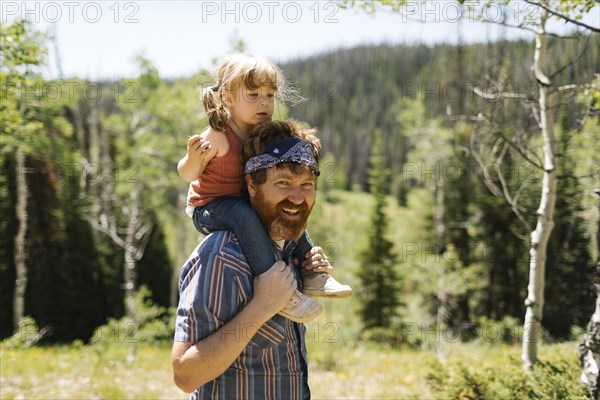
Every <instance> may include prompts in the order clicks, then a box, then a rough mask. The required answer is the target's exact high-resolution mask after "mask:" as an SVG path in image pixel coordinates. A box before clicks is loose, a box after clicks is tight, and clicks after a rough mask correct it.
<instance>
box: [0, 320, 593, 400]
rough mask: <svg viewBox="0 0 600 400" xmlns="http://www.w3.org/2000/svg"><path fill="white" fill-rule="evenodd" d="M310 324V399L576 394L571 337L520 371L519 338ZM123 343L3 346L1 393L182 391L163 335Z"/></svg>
mask: <svg viewBox="0 0 600 400" xmlns="http://www.w3.org/2000/svg"><path fill="white" fill-rule="evenodd" d="M313 324H314V325H312V326H311V325H310V324H309V325H307V328H308V334H307V346H308V352H309V365H310V367H309V371H310V386H311V390H312V394H313V398H314V399H433V398H455V399H494V400H496V399H500V400H501V399H513V398H523V399H526V398H544V397H536V395H535V393H536V387H537V386H540V385H546V386H552V387H546V388H544V390H545V391H543V393H546V394H547V393H555V395H553V396H552V397H550V398H556V399H583V398H585V397H584V396H583V394H584V393H583V391H581V390H577V378H578V376H579V371H580V370H579V365H578V361H577V358H576V345H575V344H574V343H562V344H552V345H543V346H542V347H541V349H540V360H541V361H542V362H541V365H540V367H539V368H537V369H536V371H535V372H534V374H533V375H532V376H527V375H526V374H525V373H524V372H523V371H522V369H521V363H520V359H519V356H520V348H519V346H508V345H499V344H490V343H477V342H473V343H463V344H460V343H452V344H447V345H446V346H445V349H444V350H445V355H446V362H445V364H443V365H442V364H441V363H440V361H439V359H438V356H437V355H436V354H435V353H434V352H432V351H426V350H419V349H409V348H403V349H398V348H391V347H389V346H384V345H379V344H375V343H365V342H348V341H346V339H345V338H344V333H343V332H341V331H340V330H337V331H336V330H335V329H333V328H332V327H331V325H326V324H321V323H319V324H318V325H317V324H316V323H313ZM128 352H129V348H128V347H127V346H125V345H122V344H115V345H112V346H99V345H87V346H82V345H77V344H76V345H71V346H39V347H30V348H25V349H2V350H1V352H0V362H1V367H2V369H1V375H0V377H1V382H2V390H1V392H0V398H2V399H186V398H187V395H186V394H185V393H183V392H181V391H179V390H178V389H177V388H176V387H175V386H174V385H173V383H172V381H171V369H170V362H169V357H170V345H169V344H165V345H160V346H149V345H139V346H138V350H137V359H136V361H135V362H134V363H128V362H127V355H128ZM536 385H537V386H536ZM511 386H512V387H511ZM523 387H524V388H525V389H527V388H530V389H527V390H525V389H523ZM574 388H575V389H574ZM511 390H513V392H511ZM514 390H519V391H518V392H514ZM561 390H562V391H561ZM538 392H540V391H539V390H538ZM519 393H521V394H522V393H531V397H522V396H521V395H519ZM540 393H542V392H540Z"/></svg>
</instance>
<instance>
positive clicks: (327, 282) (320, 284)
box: [302, 273, 352, 298]
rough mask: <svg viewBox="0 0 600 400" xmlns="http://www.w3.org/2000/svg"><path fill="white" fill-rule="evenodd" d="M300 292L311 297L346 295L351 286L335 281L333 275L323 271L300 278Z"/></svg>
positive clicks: (341, 296) (339, 296) (348, 294)
mask: <svg viewBox="0 0 600 400" xmlns="http://www.w3.org/2000/svg"><path fill="white" fill-rule="evenodd" d="M302 284H303V285H304V286H303V287H302V292H303V293H304V294H305V295H307V296H311V297H337V298H343V297H348V296H350V295H351V294H352V288H351V287H350V286H348V285H344V284H341V283H339V282H338V281H336V280H335V279H334V278H333V276H331V275H329V274H325V273H321V274H312V275H311V276H308V277H303V278H302Z"/></svg>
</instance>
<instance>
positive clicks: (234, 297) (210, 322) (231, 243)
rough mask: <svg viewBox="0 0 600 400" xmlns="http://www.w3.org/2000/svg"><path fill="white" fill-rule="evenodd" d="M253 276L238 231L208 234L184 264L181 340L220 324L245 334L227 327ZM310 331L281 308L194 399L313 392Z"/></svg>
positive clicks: (232, 333) (238, 332)
mask: <svg viewBox="0 0 600 400" xmlns="http://www.w3.org/2000/svg"><path fill="white" fill-rule="evenodd" d="M294 246H295V243H293V242H290V243H288V244H287V245H286V246H285V248H284V251H283V260H286V261H288V264H290V265H293V263H291V254H292V250H293V248H294ZM294 272H295V273H296V278H297V279H298V273H297V272H298V271H297V270H296V269H295V268H294ZM253 279H254V276H253V274H252V271H251V270H250V267H249V266H248V263H247V261H246V257H245V256H244V253H243V251H242V248H241V246H240V244H239V242H238V241H237V239H236V237H235V236H234V235H233V234H232V233H230V232H227V231H217V232H214V233H212V234H211V235H209V236H208V237H206V239H205V240H204V241H203V242H202V243H200V245H199V246H198V247H197V248H196V249H195V250H194V251H193V252H192V255H191V256H190V258H189V259H188V260H187V262H186V263H185V264H184V265H183V267H182V268H181V275H180V280H179V295H180V298H179V306H178V307H177V320H176V328H175V341H178V342H191V343H195V342H198V341H200V340H202V339H204V338H205V337H207V336H209V335H210V334H212V333H215V332H216V331H218V330H220V332H217V334H219V335H221V337H222V338H223V340H232V341H233V340H242V339H243V338H244V336H243V335H245V334H246V332H244V329H243V328H242V327H235V326H232V327H230V326H227V327H224V328H222V329H221V327H223V325H224V324H225V323H227V322H228V321H229V320H231V319H232V318H233V317H234V316H235V315H236V314H237V313H238V312H239V311H240V310H241V309H242V308H244V306H245V305H246V304H247V303H248V302H249V301H250V299H251V298H252V293H253V286H252V282H253ZM298 281H300V280H299V279H298ZM304 334H305V327H304V325H303V324H298V323H295V322H292V321H290V320H289V319H287V318H284V317H282V316H281V315H279V314H276V315H275V316H274V317H273V318H271V319H270V320H269V321H267V322H266V323H265V324H264V325H263V326H262V327H261V328H260V330H259V331H258V333H257V334H256V335H254V336H253V337H252V338H251V339H250V342H249V343H248V345H247V346H246V348H245V349H244V351H242V353H241V354H240V355H239V356H238V358H237V359H236V360H235V361H234V362H233V364H231V366H230V367H229V368H228V369H227V370H226V371H225V372H224V373H223V374H222V375H221V376H219V377H218V378H216V379H215V380H213V381H211V382H208V383H207V384H205V385H203V386H201V387H199V388H198V389H197V390H196V391H195V392H194V393H192V395H191V399H194V400H196V399H308V398H310V391H309V388H308V370H307V363H306V347H305V343H304Z"/></svg>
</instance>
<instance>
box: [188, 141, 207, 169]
mask: <svg viewBox="0 0 600 400" xmlns="http://www.w3.org/2000/svg"><path fill="white" fill-rule="evenodd" d="M211 150H212V145H211V144H210V142H209V141H208V140H207V139H205V138H203V137H201V136H200V135H194V136H190V137H189V138H188V145H187V154H188V158H189V159H191V160H199V161H200V162H201V163H203V164H204V163H206V162H207V161H208V160H209V159H210V158H208V155H209V154H210V153H211ZM207 158H208V159H207Z"/></svg>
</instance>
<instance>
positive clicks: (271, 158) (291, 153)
mask: <svg viewBox="0 0 600 400" xmlns="http://www.w3.org/2000/svg"><path fill="white" fill-rule="evenodd" d="M284 162H295V163H299V164H306V165H308V166H309V167H310V168H311V169H312V170H313V171H314V173H315V174H316V175H317V176H319V165H318V164H317V160H315V157H314V156H313V153H312V147H311V146H310V144H308V143H307V142H306V141H304V140H302V139H298V138H289V139H282V140H277V141H275V142H272V143H269V144H267V145H266V149H265V152H264V153H263V154H259V155H257V156H254V157H252V158H250V159H249V160H248V161H247V162H246V167H245V170H244V172H245V173H246V174H251V173H252V172H254V171H258V170H259V169H265V168H271V167H274V166H275V165H277V164H281V163H284Z"/></svg>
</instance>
